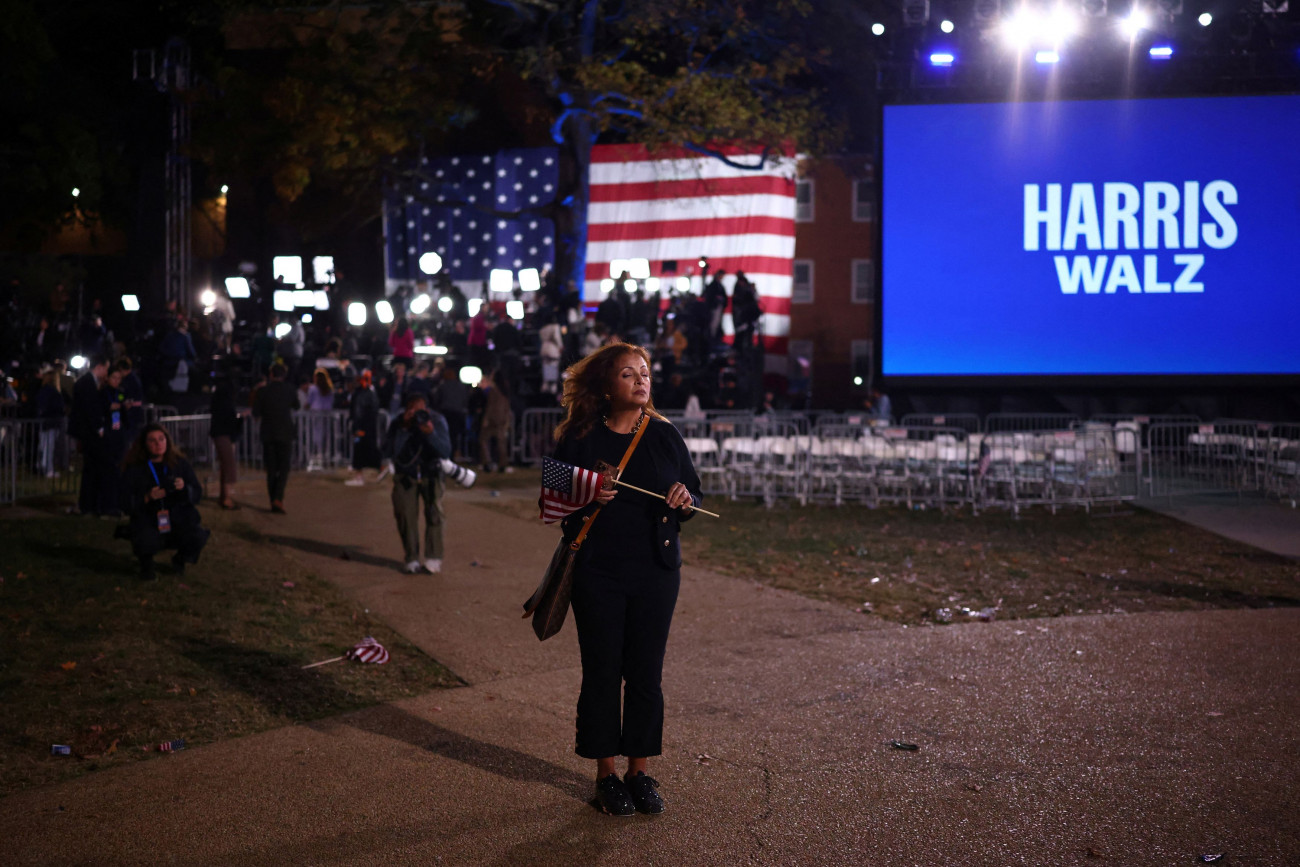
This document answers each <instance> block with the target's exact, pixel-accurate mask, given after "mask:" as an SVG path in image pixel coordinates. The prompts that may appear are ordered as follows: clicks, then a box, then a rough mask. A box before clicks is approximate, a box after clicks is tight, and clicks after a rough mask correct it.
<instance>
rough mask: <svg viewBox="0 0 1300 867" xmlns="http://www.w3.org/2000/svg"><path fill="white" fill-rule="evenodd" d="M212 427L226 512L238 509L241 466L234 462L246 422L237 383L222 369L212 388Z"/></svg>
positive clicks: (222, 504)
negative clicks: (238, 406)
mask: <svg viewBox="0 0 1300 867" xmlns="http://www.w3.org/2000/svg"><path fill="white" fill-rule="evenodd" d="M208 412H209V413H210V414H211V416H212V424H211V427H210V429H209V431H208V434H209V436H211V437H212V444H213V446H214V447H215V449H216V452H217V467H218V473H219V475H220V477H221V498H220V499H219V500H218V502H219V503H220V504H221V508H223V509H238V508H239V507H238V506H237V505H235V483H236V482H238V481H239V464H238V462H237V461H236V460H235V443H236V442H238V441H239V435H240V433H241V432H242V430H243V424H244V420H243V418H241V417H240V415H239V410H237V409H236V408H235V384H234V382H233V381H232V379H231V376H230V370H229V369H228V368H226V367H224V366H223V367H222V368H221V369H220V370H219V372H218V374H217V378H216V382H215V385H214V386H213V389H212V402H211V404H210V405H209V407H208Z"/></svg>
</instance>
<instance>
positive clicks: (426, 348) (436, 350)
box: [415, 343, 447, 355]
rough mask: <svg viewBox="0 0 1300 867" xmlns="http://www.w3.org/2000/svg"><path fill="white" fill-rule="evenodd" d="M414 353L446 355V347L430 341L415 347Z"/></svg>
mask: <svg viewBox="0 0 1300 867" xmlns="http://www.w3.org/2000/svg"><path fill="white" fill-rule="evenodd" d="M415 354H416V355H446V354H447V347H445V346H434V345H433V344H432V343H424V344H421V345H419V346H417V347H415Z"/></svg>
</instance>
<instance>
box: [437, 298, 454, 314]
mask: <svg viewBox="0 0 1300 867" xmlns="http://www.w3.org/2000/svg"><path fill="white" fill-rule="evenodd" d="M455 306H456V302H454V301H452V300H451V296H450V295H444V296H442V297H441V298H439V299H438V309H439V310H441V311H442V312H443V313H450V312H451V308H453V307H455Z"/></svg>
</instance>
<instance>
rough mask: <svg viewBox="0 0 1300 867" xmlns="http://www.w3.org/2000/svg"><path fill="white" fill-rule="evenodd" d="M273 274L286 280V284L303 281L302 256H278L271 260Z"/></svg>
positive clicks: (292, 284) (295, 283) (293, 284)
mask: <svg viewBox="0 0 1300 867" xmlns="http://www.w3.org/2000/svg"><path fill="white" fill-rule="evenodd" d="M271 275H272V276H273V277H278V278H279V279H281V280H283V281H284V284H285V285H286V286H297V285H298V284H299V283H301V282H302V257H301V256H276V257H275V258H274V259H272V260H271Z"/></svg>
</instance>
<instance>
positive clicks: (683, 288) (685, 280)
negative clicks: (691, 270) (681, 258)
mask: <svg viewBox="0 0 1300 867" xmlns="http://www.w3.org/2000/svg"><path fill="white" fill-rule="evenodd" d="M677 291H678V292H690V291H691V278H690V277H678V278H677Z"/></svg>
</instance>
